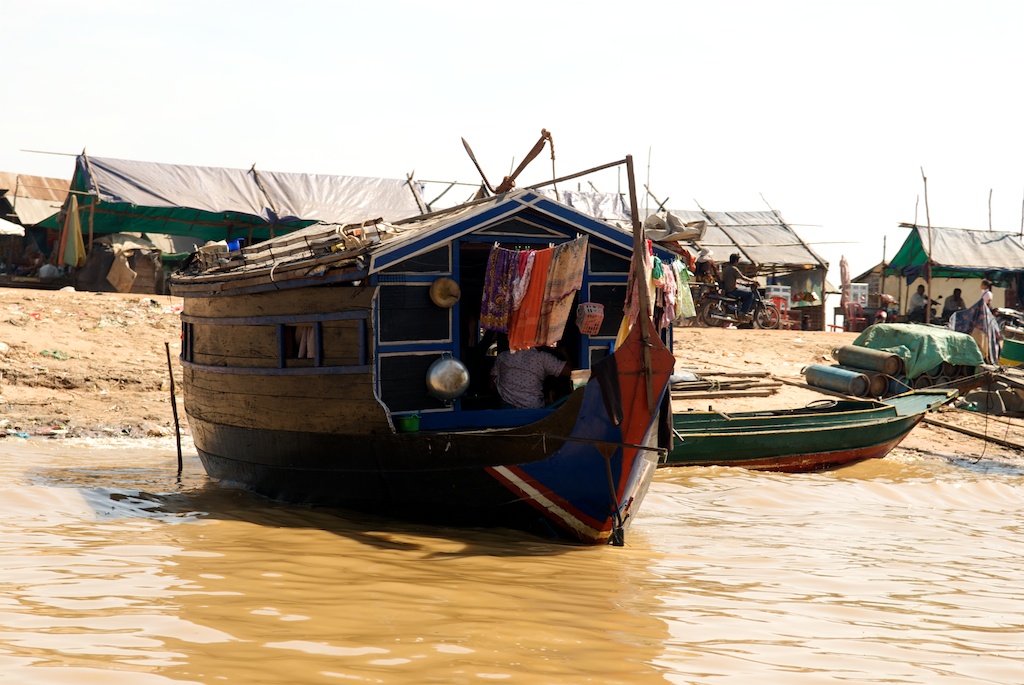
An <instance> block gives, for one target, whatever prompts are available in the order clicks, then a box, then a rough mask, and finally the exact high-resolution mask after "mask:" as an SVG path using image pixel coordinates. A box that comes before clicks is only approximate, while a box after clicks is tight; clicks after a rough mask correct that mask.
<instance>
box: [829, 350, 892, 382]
mask: <svg viewBox="0 0 1024 685" xmlns="http://www.w3.org/2000/svg"><path fill="white" fill-rule="evenodd" d="M832 356H833V357H834V358H835V360H836V361H837V362H839V363H840V364H842V365H843V366H852V367H854V368H855V369H865V370H867V371H877V372H878V373H884V374H886V375H889V376H896V375H898V374H900V373H902V372H903V357H901V356H899V355H898V354H893V353H892V352H882V351H881V350H872V349H871V348H868V347H859V346H858V345H843V346H842V347H837V348H836V349H834V350H832Z"/></svg>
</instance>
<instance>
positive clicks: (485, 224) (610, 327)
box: [171, 158, 675, 544]
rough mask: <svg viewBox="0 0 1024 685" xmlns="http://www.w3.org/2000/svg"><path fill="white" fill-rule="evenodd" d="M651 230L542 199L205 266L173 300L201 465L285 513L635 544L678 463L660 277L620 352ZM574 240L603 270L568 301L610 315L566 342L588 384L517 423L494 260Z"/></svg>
mask: <svg viewBox="0 0 1024 685" xmlns="http://www.w3.org/2000/svg"><path fill="white" fill-rule="evenodd" d="M626 162H627V164H628V163H629V158H627V160H626ZM628 166H629V171H630V178H631V179H632V166H631V164H628ZM634 226H635V228H636V231H635V233H634V235H633V236H630V234H629V233H626V232H624V231H622V230H620V229H618V228H616V227H614V226H611V225H609V224H606V223H603V222H601V221H598V220H595V219H594V218H592V217H590V216H587V215H586V214H583V213H582V212H580V211H578V210H575V209H573V208H571V207H568V206H566V205H563V204H560V203H558V202H556V201H554V200H551V199H548V198H546V197H544V196H543V195H541V194H540V193H538V192H536V191H534V190H529V189H526V190H516V191H512V192H508V193H504V194H501V195H497V196H495V197H491V198H486V199H483V200H480V201H474V202H471V203H468V204H466V205H463V206H460V207H456V208H452V209H450V210H444V211H441V212H435V213H433V214H430V215H424V216H421V217H413V218H410V219H408V220H404V221H400V222H395V223H386V222H382V221H380V220H376V221H368V222H365V223H362V224H352V225H344V226H340V225H320V224H318V225H314V226H311V227H308V228H303V229H300V230H298V231H295V232H292V233H288V234H286V235H283V236H279V237H277V238H273V239H270V240H268V241H265V242H261V243H257V244H254V245H248V246H244V247H242V248H241V249H239V250H234V251H230V252H226V253H225V252H217V251H213V252H208V253H202V252H197V253H196V254H195V255H194V259H192V260H190V262H189V263H188V264H186V265H185V267H184V268H183V270H181V271H179V272H178V273H176V274H175V275H174V276H173V277H172V279H171V288H172V292H174V293H175V294H176V295H180V296H181V297H182V298H183V310H182V341H183V343H182V354H181V364H182V366H183V381H184V395H185V410H186V412H187V413H188V416H189V423H190V426H191V428H192V433H193V439H194V442H195V445H196V448H197V450H198V453H199V457H200V459H201V460H202V462H203V466H204V467H205V469H206V471H207V473H208V474H209V475H210V476H211V477H214V478H217V479H221V480H224V481H231V482H236V483H239V484H241V485H243V486H245V487H247V488H250V489H252V490H255V491H256V492H259V493H261V494H263V495H266V496H268V497H271V498H275V499H280V500H285V501H291V502H302V503H311V504H321V505H330V506H337V507H343V508H348V509H354V510H366V511H372V512H375V513H382V514H386V515H392V516H396V517H401V518H403V519H408V520H412V521H416V522H425V523H439V524H446V525H456V526H484V525H496V526H503V527H508V528H517V529H522V530H528V531H531V532H536V533H540V534H543V535H546V536H549V537H554V538H557V539H563V540H569V541H577V542H583V543H588V544H599V543H607V542H612V543H616V544H621V542H622V537H623V532H624V531H625V529H626V527H627V526H628V525H629V522H630V520H631V519H632V518H633V517H635V515H636V512H637V511H638V509H639V507H640V503H641V502H642V500H643V498H644V494H645V493H646V491H647V488H648V486H649V484H650V481H651V479H652V477H653V474H654V470H655V467H656V465H657V463H658V461H659V454H662V453H664V452H665V451H666V450H667V446H668V436H669V431H668V430H667V425H665V430H659V426H660V422H659V421H658V420H657V419H658V416H659V414H662V406H663V405H665V406H666V407H667V404H668V400H667V398H668V391H667V388H668V380H669V376H670V374H671V373H672V367H673V364H674V361H675V360H674V357H673V356H672V353H671V352H670V351H669V349H668V347H666V345H665V342H664V341H663V340H662V339H661V336H662V335H663V334H664V335H665V336H669V335H670V330H667V331H664V332H661V333H659V332H658V331H657V330H656V329H655V328H654V326H653V324H652V322H651V318H650V317H649V316H647V315H646V314H645V313H644V312H646V311H648V307H647V304H648V303H647V302H646V301H645V299H644V298H645V297H647V290H646V287H645V286H644V285H642V284H643V283H644V282H645V278H644V277H638V278H636V280H634V281H633V282H632V285H633V292H634V293H641V294H640V295H637V297H638V298H639V301H640V302H641V303H642V304H641V305H640V306H639V307H638V308H637V309H636V310H634V311H637V310H638V311H639V312H641V313H640V314H638V315H637V316H636V318H635V319H633V322H632V326H631V327H630V329H629V334H628V336H627V337H625V339H624V340H623V341H621V343H620V344H618V345H616V344H615V343H616V341H617V336H618V331H619V330H620V322H621V320H622V319H623V317H624V313H623V297H624V295H625V294H626V293H627V292H628V291H629V288H627V285H628V284H629V283H630V274H631V273H633V270H632V269H631V267H630V264H631V261H633V262H634V266H635V267H636V270H635V272H636V273H637V274H642V273H644V269H645V268H646V267H644V266H643V264H642V260H639V258H636V259H635V260H634V257H633V256H634V255H636V254H642V253H641V252H640V251H639V250H638V249H636V248H637V247H640V246H642V245H643V243H642V237H641V236H640V233H639V221H637V220H634ZM586 239H589V241H590V242H589V246H588V245H587V243H586V242H585V240H586ZM580 241H584V242H582V243H581V242H580ZM568 243H576V244H577V245H579V244H582V245H583V248H582V249H581V250H578V251H577V252H576V254H578V255H585V264H583V265H582V266H581V267H580V271H579V272H577V273H579V274H580V278H581V283H582V285H581V286H580V288H579V289H578V290H577V295H575V296H574V295H573V294H572V293H571V292H570V294H569V295H567V296H564V297H563V301H564V303H565V304H566V305H570V304H571V305H575V302H573V301H572V300H573V298H574V297H576V298H577V299H582V297H581V296H586V299H587V300H588V301H590V302H595V301H596V302H598V303H602V304H603V306H604V310H605V311H608V312H609V313H610V315H609V316H606V317H605V319H604V321H603V322H602V323H601V325H600V327H599V330H598V329H592V330H591V329H588V330H587V331H586V332H584V330H582V329H578V330H577V329H573V328H572V327H570V326H566V327H565V330H564V332H563V333H562V335H563V337H562V338H561V340H560V342H561V343H562V344H563V345H564V350H565V352H566V354H567V356H569V358H570V360H571V362H572V368H573V369H577V370H580V371H583V372H589V376H590V381H589V382H588V383H586V385H585V386H583V387H580V388H578V389H576V390H575V391H574V392H573V393H572V394H571V395H570V396H569V398H568V400H566V401H565V402H564V403H563V404H561V405H560V406H558V407H557V408H544V409H504V408H499V407H500V404H497V403H496V402H495V401H494V400H495V399H496V398H494V397H489V396H488V395H487V393H488V390H489V389H488V387H487V386H488V385H489V384H488V383H487V380H488V379H489V370H490V367H489V366H487V365H486V362H487V356H486V348H487V347H488V345H487V344H486V343H484V342H483V341H482V339H481V321H480V319H481V301H482V297H483V290H484V287H485V283H486V280H487V275H488V274H490V273H491V270H490V269H491V267H490V266H489V264H490V263H491V262H490V261H489V257H488V255H489V254H491V253H492V250H497V249H498V248H499V246H500V245H509V246H523V245H527V246H528V245H536V246H537V247H538V249H540V248H544V247H545V246H546V247H547V249H549V250H550V249H558V246H559V245H561V244H566V245H567V246H568ZM552 245H554V246H555V247H554V248H552ZM569 247H571V246H569ZM552 261H553V263H554V260H553V258H552ZM638 261H639V262H641V263H640V264H639V265H637V264H636V262H638ZM534 278H535V279H537V278H540V276H537V275H535V276H534ZM548 278H549V279H550V278H552V277H551V276H550V275H548ZM638 284H640V285H638ZM509 297H511V296H509ZM566 297H567V298H568V301H565V299H564V298H566ZM547 302H548V301H545V306H546V303H547ZM538 306H539V304H538ZM535 329H537V327H536V326H535ZM482 348H483V349H482ZM611 348H614V351H612V349H611ZM491 363H493V357H491ZM481 380H482V381H483V382H480V381H481ZM662 415H663V414H662ZM665 424H667V422H665Z"/></svg>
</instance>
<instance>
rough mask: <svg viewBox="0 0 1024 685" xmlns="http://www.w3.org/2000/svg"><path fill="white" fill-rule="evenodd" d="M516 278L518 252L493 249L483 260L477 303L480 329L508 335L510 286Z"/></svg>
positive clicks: (510, 315)
mask: <svg viewBox="0 0 1024 685" xmlns="http://www.w3.org/2000/svg"><path fill="white" fill-rule="evenodd" d="M518 275H519V252H518V251H516V250H506V249H505V248H503V247H498V246H497V245H495V246H494V247H492V248H491V254H490V256H489V257H488V258H487V273H486V274H485V275H484V291H483V297H482V299H481V301H480V327H481V328H483V329H484V330H488V331H497V332H498V333H508V324H509V320H510V319H511V318H512V285H513V282H514V280H515V279H516V277H517V276H518Z"/></svg>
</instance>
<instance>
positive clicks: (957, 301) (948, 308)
mask: <svg viewBox="0 0 1024 685" xmlns="http://www.w3.org/2000/svg"><path fill="white" fill-rule="evenodd" d="M960 292H961V291H960V288H953V294H952V295H950V296H949V297H947V298H946V302H945V303H944V304H943V305H942V320H943V321H949V317H951V316H952V315H953V314H955V313H956V312H958V311H960V310H961V309H967V304H966V303H965V302H964V298H963V297H962V296H961V295H960Z"/></svg>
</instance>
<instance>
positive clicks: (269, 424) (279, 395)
mask: <svg viewBox="0 0 1024 685" xmlns="http://www.w3.org/2000/svg"><path fill="white" fill-rule="evenodd" d="M183 373H184V374H185V380H186V383H187V387H188V388H189V392H188V393H187V394H186V396H185V406H186V409H187V411H188V412H189V413H190V414H192V415H195V416H198V417H201V418H203V419H205V420H208V421H212V422H214V423H221V424H226V425H232V426H240V427H242V428H265V429H270V430H286V431H298V432H305V431H311V432H322V433H344V432H346V431H349V432H353V433H365V432H366V431H367V430H374V429H378V430H390V427H389V424H388V418H387V412H386V411H385V410H384V407H382V406H381V404H380V402H379V401H378V400H377V398H376V396H375V395H374V392H373V379H372V378H371V377H370V374H358V375H352V376H316V375H313V376H273V377H266V376H231V375H227V374H213V373H206V372H203V371H200V370H195V369H190V368H185V369H183Z"/></svg>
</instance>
